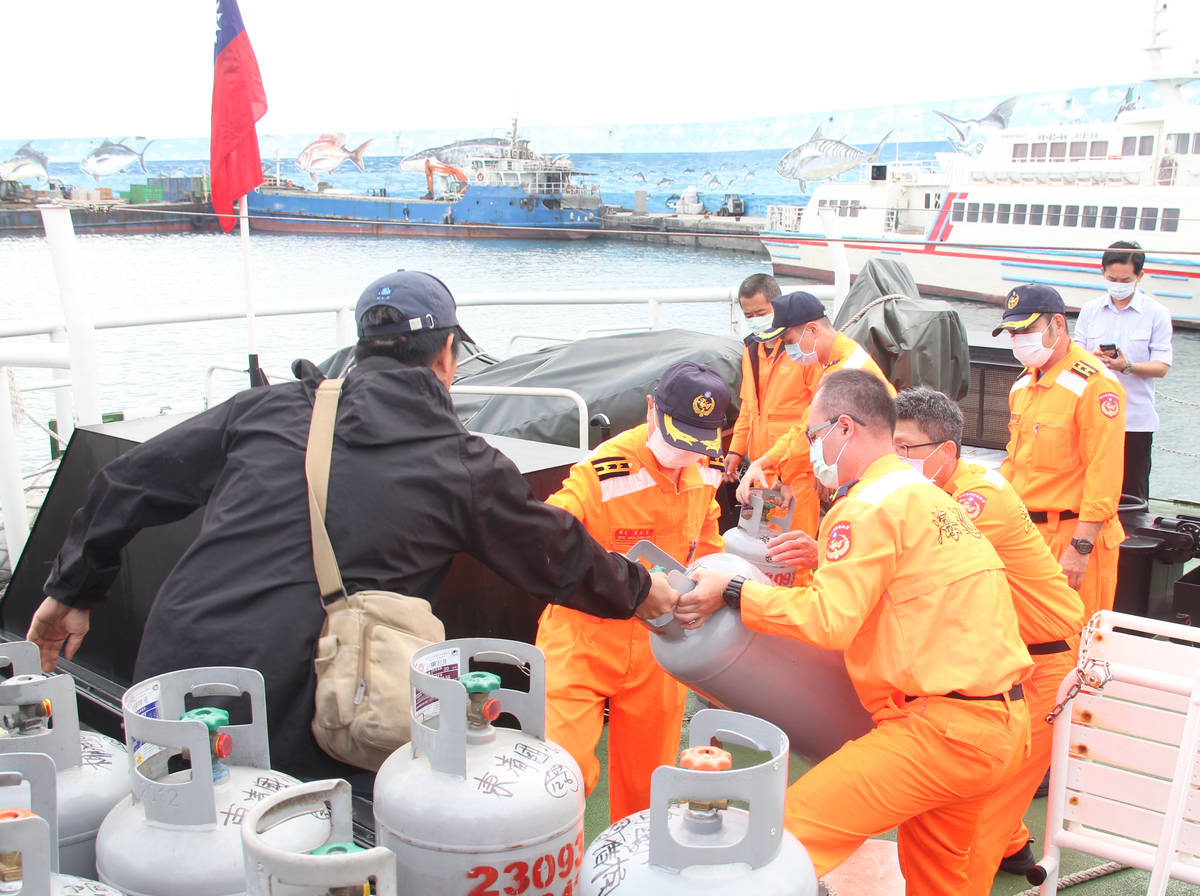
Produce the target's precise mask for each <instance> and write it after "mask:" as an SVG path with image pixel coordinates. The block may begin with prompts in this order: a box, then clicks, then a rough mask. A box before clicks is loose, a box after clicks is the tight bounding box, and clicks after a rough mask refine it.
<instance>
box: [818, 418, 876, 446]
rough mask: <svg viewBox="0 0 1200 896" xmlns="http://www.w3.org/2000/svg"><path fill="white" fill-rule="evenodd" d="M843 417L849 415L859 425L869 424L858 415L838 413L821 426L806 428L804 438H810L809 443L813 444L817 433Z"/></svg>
mask: <svg viewBox="0 0 1200 896" xmlns="http://www.w3.org/2000/svg"><path fill="white" fill-rule="evenodd" d="M843 417H849V418H850V419H851V420H853V421H854V422H855V423H857V424H858V425H859V426H866V425H867V424H865V423H863V421H861V420H859V419H858V418H857V417H855V416H854V415H853V414H837V415H836V416H833V417H830V418H829V419H828V420H826V421H825V422H824V423H822V424H821V425H820V426H814V427H813V428H812V429H806V430H804V438H806V439H808V444H810V445H811V444H813V443H814V442H816V440H817V433H819V432H820V431H821V430H823V429H825V428H827V427H830V426H833V424H835V423H837V422H838V421H839V420H841V419H842V418H843Z"/></svg>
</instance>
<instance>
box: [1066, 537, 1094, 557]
mask: <svg viewBox="0 0 1200 896" xmlns="http://www.w3.org/2000/svg"><path fill="white" fill-rule="evenodd" d="M1071 547H1073V548H1074V549H1075V550H1077V551H1078V552H1079V553H1081V554H1090V553H1091V552H1092V548H1093V547H1094V545H1093V544H1092V542H1090V541H1088V540H1087V539H1086V538H1072V539H1071Z"/></svg>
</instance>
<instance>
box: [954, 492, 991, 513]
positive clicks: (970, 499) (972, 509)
mask: <svg viewBox="0 0 1200 896" xmlns="http://www.w3.org/2000/svg"><path fill="white" fill-rule="evenodd" d="M958 503H959V504H961V505H962V508H963V510H965V511H966V512H967V517H968V518H970V519H972V520H977V519H979V514H981V513H983V508H984V507H986V506H987V498H985V497H984V496H983V495H981V494H979V492H963V493H962V494H961V495H959V496H958Z"/></svg>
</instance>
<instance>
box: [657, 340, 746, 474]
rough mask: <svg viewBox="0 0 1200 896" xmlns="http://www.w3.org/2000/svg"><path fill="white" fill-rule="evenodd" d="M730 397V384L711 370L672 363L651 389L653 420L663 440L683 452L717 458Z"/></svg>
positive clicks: (693, 363) (689, 363)
mask: <svg viewBox="0 0 1200 896" xmlns="http://www.w3.org/2000/svg"><path fill="white" fill-rule="evenodd" d="M729 394H730V393H729V385H728V384H727V383H726V382H725V381H724V380H723V379H721V375H720V374H719V373H717V372H716V371H715V370H713V369H712V368H711V367H706V366H704V365H703V364H697V363H696V362H695V361H680V362H679V363H678V364H672V365H671V366H670V367H668V368H667V369H666V370H665V371H664V372H663V375H662V378H661V379H660V380H659V381H658V385H657V386H656V387H655V389H654V413H655V415H656V418H655V419H656V420H657V422H658V429H659V432H661V433H662V436H663V439H665V440H666V441H667V443H668V444H670V445H674V446H675V447H676V448H682V449H683V450H684V451H694V452H696V453H697V454H706V455H708V456H709V457H720V456H721V423H722V422H723V421H724V420H725V411H726V409H728V407H729Z"/></svg>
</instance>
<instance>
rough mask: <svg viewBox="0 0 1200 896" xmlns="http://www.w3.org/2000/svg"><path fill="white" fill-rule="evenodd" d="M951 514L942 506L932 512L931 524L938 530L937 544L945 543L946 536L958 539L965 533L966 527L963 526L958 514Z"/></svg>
mask: <svg viewBox="0 0 1200 896" xmlns="http://www.w3.org/2000/svg"><path fill="white" fill-rule="evenodd" d="M961 513H962V511H961V510H960V511H959V512H958V513H957V514H952V513H951V512H950V511H949V510H947V509H946V508H944V507H939V508H938V509H937V510H935V511H934V512H933V524H934V525H935V526H936V527H937V530H938V544H943V543H945V541H946V539H947V538H950V539H953V540H954V541H958V540H959V539H960V538H962V537H963V535H964V534H966V527H965V526H963V524H962V522H961V520H960V518H959V514H961Z"/></svg>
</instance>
